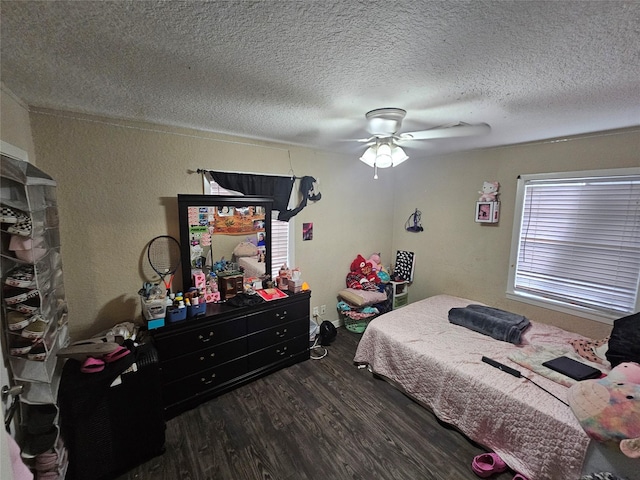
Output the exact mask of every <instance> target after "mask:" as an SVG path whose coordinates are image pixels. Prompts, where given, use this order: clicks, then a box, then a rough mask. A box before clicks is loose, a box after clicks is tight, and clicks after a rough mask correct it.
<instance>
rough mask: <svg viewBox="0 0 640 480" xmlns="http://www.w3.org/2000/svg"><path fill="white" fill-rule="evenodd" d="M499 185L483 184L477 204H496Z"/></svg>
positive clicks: (492, 183) (494, 183)
mask: <svg viewBox="0 0 640 480" xmlns="http://www.w3.org/2000/svg"><path fill="white" fill-rule="evenodd" d="M499 188H500V184H499V183H498V182H484V183H483V184H482V191H481V192H478V193H479V194H480V199H479V200H478V201H479V202H497V201H498V195H499V193H498V189H499Z"/></svg>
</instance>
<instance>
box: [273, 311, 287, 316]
mask: <svg viewBox="0 0 640 480" xmlns="http://www.w3.org/2000/svg"><path fill="white" fill-rule="evenodd" d="M286 316H287V311H286V310H284V311H283V312H282V315H281V314H279V313H276V317H278V318H280V317H282V318H284V317H286Z"/></svg>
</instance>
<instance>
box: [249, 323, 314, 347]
mask: <svg viewBox="0 0 640 480" xmlns="http://www.w3.org/2000/svg"><path fill="white" fill-rule="evenodd" d="M305 333H306V334H307V336H308V335H309V322H308V320H306V319H305V320H296V321H293V322H289V323H285V324H282V325H278V326H276V327H271V328H268V329H267V330H262V331H261V332H258V333H254V334H252V335H249V336H248V337H247V347H248V351H249V352H255V351H256V350H262V349H263V348H266V347H268V346H270V345H275V344H277V343H281V342H286V341H287V340H291V339H292V338H295V337H297V336H299V335H303V334H305Z"/></svg>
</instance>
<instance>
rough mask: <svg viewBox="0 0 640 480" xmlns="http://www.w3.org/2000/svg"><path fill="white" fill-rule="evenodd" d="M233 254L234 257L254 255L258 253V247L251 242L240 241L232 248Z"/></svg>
mask: <svg viewBox="0 0 640 480" xmlns="http://www.w3.org/2000/svg"><path fill="white" fill-rule="evenodd" d="M233 254H234V255H235V256H236V257H255V256H256V255H258V247H256V246H255V245H254V244H253V243H251V242H240V243H239V244H238V245H236V248H234V249H233Z"/></svg>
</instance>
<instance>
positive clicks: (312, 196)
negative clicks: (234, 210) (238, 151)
mask: <svg viewBox="0 0 640 480" xmlns="http://www.w3.org/2000/svg"><path fill="white" fill-rule="evenodd" d="M208 173H209V174H210V175H211V177H212V178H213V179H214V180H215V182H216V183H217V184H218V185H220V186H221V187H222V188H226V189H227V190H234V191H236V192H242V193H243V194H245V195H263V196H267V197H273V207H272V208H273V210H277V211H278V220H281V221H283V222H288V221H289V220H290V219H291V217H293V216H294V215H296V214H298V213H299V212H300V211H301V210H302V209H303V208H304V207H305V206H306V205H307V200H311V201H318V200H320V197H321V194H320V193H319V192H315V191H314V186H313V184H314V182H315V181H316V179H315V178H313V177H308V176H306V177H302V179H301V181H300V193H301V194H302V201H301V202H300V204H299V205H298V206H297V207H296V208H294V209H293V210H287V207H288V205H289V198H290V197H291V191H292V189H293V184H294V180H295V179H294V178H292V177H276V176H273V175H253V174H248V173H227V172H215V171H213V170H210V171H209V172H208Z"/></svg>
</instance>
